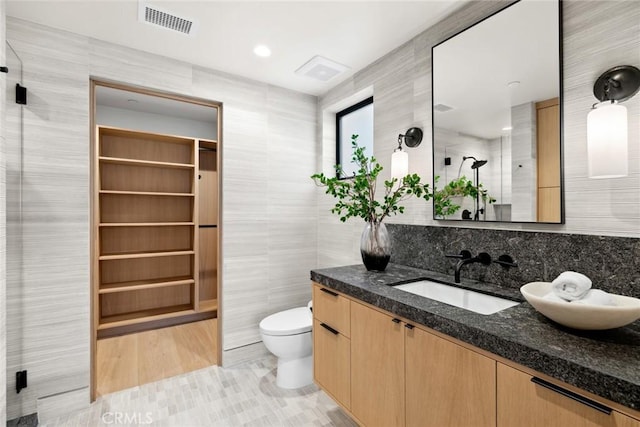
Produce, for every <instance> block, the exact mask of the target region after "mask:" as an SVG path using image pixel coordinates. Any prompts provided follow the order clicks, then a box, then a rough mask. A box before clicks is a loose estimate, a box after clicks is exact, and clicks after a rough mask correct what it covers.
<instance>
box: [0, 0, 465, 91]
mask: <svg viewBox="0 0 640 427" xmlns="http://www.w3.org/2000/svg"><path fill="white" fill-rule="evenodd" d="M147 3H148V4H149V5H151V6H156V7H157V8H159V9H161V10H163V11H165V12H168V13H172V14H174V15H178V16H180V17H184V18H187V19H192V20H194V21H195V23H196V26H197V27H196V30H195V34H193V35H183V34H180V33H178V32H175V31H170V30H166V29H163V28H160V27H156V26H152V25H149V24H146V23H141V22H139V21H138V2H137V1H136V0H109V1H104V0H73V1H59V0H45V1H36V0H7V15H8V16H13V17H17V18H21V19H25V20H28V21H33V22H37V23H40V24H44V25H47V26H51V27H55V28H59V29H63V30H67V31H71V32H74V33H77V34H82V35H85V36H89V37H94V38H97V39H100V40H105V41H108V42H112V43H117V44H120V45H125V46H129V47H132V48H135V49H140V50H144V51H147V52H151V53H155V54H158V55H163V56H167V57H170V58H175V59H178V60H182V61H186V62H189V63H192V64H197V65H201V66H204V67H208V68H213V69H216V70H221V71H225V72H229V73H232V74H236V75H240V76H245V77H248V78H252V79H256V80H259V81H263V82H267V83H270V84H274V85H278V86H282V87H286V88H289V89H293V90H297V91H301V92H305V93H309V94H313V95H321V94H323V93H325V92H326V91H328V90H329V89H331V88H332V87H334V86H336V85H337V84H339V83H340V82H341V81H343V80H345V79H346V78H347V77H349V76H350V75H352V74H353V73H354V72H356V71H359V70H361V69H363V68H364V67H366V66H367V65H369V64H370V63H372V62H373V61H375V60H376V59H378V58H380V57H381V56H383V55H384V54H385V53H387V52H389V51H391V50H393V49H394V48H396V47H398V46H400V45H401V44H403V43H404V42H406V41H408V40H410V39H411V38H413V37H414V36H416V35H417V34H419V33H420V32H422V31H423V30H425V29H427V28H428V27H430V26H432V25H433V24H435V23H436V22H438V21H440V20H441V19H442V18H444V17H445V16H446V15H448V14H450V13H451V12H453V11H454V10H455V9H457V8H459V7H461V6H462V5H463V4H464V3H466V0H432V1H415V0H414V1H401V0H391V1H365V0H360V1H332V2H330V1H318V0H316V1H284V2H283V1H242V0H237V1H214V0H208V1H207V0H200V1H188V0H172V1H149V2H147ZM257 44H266V45H268V46H269V47H270V48H271V51H272V52H273V53H272V55H271V57H270V58H259V57H257V56H255V55H254V53H253V48H254V47H255V45H257ZM315 55H322V56H324V57H327V58H329V59H331V60H333V61H335V62H338V63H340V64H344V65H346V66H348V67H349V70H348V71H347V72H345V73H343V74H341V75H339V76H337V77H335V78H333V79H331V80H329V81H328V82H321V81H317V80H313V79H311V78H309V77H305V76H299V75H296V74H295V70H296V69H298V68H299V67H300V66H302V65H303V64H304V63H305V62H307V61H308V60H309V59H311V58H312V57H313V56H315Z"/></svg>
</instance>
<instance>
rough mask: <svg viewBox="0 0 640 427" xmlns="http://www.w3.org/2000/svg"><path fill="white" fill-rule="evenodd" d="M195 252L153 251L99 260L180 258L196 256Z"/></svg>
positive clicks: (103, 257) (112, 256) (102, 257)
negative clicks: (182, 256)
mask: <svg viewBox="0 0 640 427" xmlns="http://www.w3.org/2000/svg"><path fill="white" fill-rule="evenodd" d="M194 254H195V251H153V252H134V253H122V254H112V255H100V257H99V258H98V259H99V260H100V261H110V260H114V259H134V258H156V257H163V256H179V255H194Z"/></svg>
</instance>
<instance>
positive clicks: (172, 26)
mask: <svg viewBox="0 0 640 427" xmlns="http://www.w3.org/2000/svg"><path fill="white" fill-rule="evenodd" d="M138 19H139V20H140V21H141V22H146V23H148V24H152V25H157V26H159V27H162V28H166V29H168V30H173V31H177V32H179V33H182V34H187V35H191V34H192V32H193V31H194V30H195V24H194V22H193V21H192V20H190V19H187V18H181V17H179V16H176V15H174V14H171V13H169V12H167V11H164V10H161V9H159V8H157V7H155V6H151V5H149V4H145V3H143V2H140V3H139V8H138Z"/></svg>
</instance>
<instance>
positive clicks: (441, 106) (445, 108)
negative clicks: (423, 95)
mask: <svg viewBox="0 0 640 427" xmlns="http://www.w3.org/2000/svg"><path fill="white" fill-rule="evenodd" d="M433 109H434V110H435V111H438V112H439V113H446V112H447V111H451V110H453V107H449V106H448V105H444V104H436V105H434V106H433Z"/></svg>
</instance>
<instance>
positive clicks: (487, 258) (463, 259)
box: [446, 250, 491, 283]
mask: <svg viewBox="0 0 640 427" xmlns="http://www.w3.org/2000/svg"><path fill="white" fill-rule="evenodd" d="M446 257H447V258H459V259H460V261H458V262H457V263H456V269H455V275H454V281H455V282H456V283H460V270H461V269H462V267H463V266H465V265H467V264H473V263H476V262H479V263H481V264H484V265H490V264H491V255H489V254H488V253H486V252H480V253H479V254H478V256H475V257H472V256H471V252H469V251H467V250H463V251H460V254H459V255H446Z"/></svg>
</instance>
